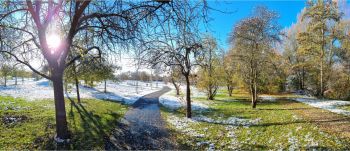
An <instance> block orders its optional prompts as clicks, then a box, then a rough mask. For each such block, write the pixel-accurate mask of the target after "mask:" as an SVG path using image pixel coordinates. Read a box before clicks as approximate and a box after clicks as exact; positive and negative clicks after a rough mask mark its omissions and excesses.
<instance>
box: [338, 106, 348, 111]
mask: <svg viewBox="0 0 350 151" xmlns="http://www.w3.org/2000/svg"><path fill="white" fill-rule="evenodd" d="M338 108H339V109H343V110H346V111H350V105H344V106H340V107H338Z"/></svg>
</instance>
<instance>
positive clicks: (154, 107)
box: [106, 87, 175, 150]
mask: <svg viewBox="0 0 350 151" xmlns="http://www.w3.org/2000/svg"><path fill="white" fill-rule="evenodd" d="M168 91H170V88H168V87H164V88H163V89H162V90H160V91H157V92H154V93H150V94H147V95H145V96H143V97H141V98H140V99H139V100H137V101H136V102H135V103H134V104H133V105H132V109H130V110H129V111H127V113H126V114H125V116H124V120H123V122H122V123H120V124H118V125H117V129H116V130H115V131H114V132H113V135H112V136H111V138H110V140H109V143H106V149H107V150H114V149H123V150H124V149H129V150H130V149H131V150H159V149H160V150H165V149H174V148H175V144H174V143H173V141H171V139H170V136H169V133H168V132H167V129H166V128H165V122H164V121H163V119H162V117H161V114H160V109H159V96H161V95H163V94H164V93H166V92H168Z"/></svg>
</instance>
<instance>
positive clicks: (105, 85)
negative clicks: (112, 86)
mask: <svg viewBox="0 0 350 151" xmlns="http://www.w3.org/2000/svg"><path fill="white" fill-rule="evenodd" d="M104 81H105V93H107V80H104Z"/></svg>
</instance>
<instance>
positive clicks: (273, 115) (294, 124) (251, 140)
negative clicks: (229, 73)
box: [162, 92, 350, 150]
mask: <svg viewBox="0 0 350 151" xmlns="http://www.w3.org/2000/svg"><path fill="white" fill-rule="evenodd" d="M244 95H245V94H236V95H234V96H233V97H228V96H227V95H226V94H224V93H222V92H220V93H219V95H218V96H217V97H216V100H214V101H211V102H212V104H211V106H210V109H209V111H207V112H194V113H193V114H194V116H196V115H199V114H200V115H204V116H207V117H210V118H213V119H219V118H222V119H226V118H229V117H239V118H243V119H260V122H259V123H258V124H257V125H252V126H249V127H245V126H234V128H233V129H230V128H229V127H228V125H223V124H214V123H206V122H198V123H196V124H191V126H190V128H191V129H193V130H194V131H196V132H198V133H200V134H204V137H203V138H198V137H193V136H191V135H188V134H187V133H181V132H180V131H179V130H177V129H175V127H174V126H172V125H171V124H168V125H169V128H171V129H172V131H173V132H174V133H175V134H174V136H175V137H176V139H177V140H178V142H179V143H180V146H185V147H187V148H185V149H195V150H196V149H206V148H208V146H209V145H202V146H198V145H196V144H197V142H203V141H209V142H211V143H214V144H215V149H220V150H228V149H240V150H271V149H272V150H276V149H290V148H291V149H293V148H294V149H302V150H307V149H331V150H344V149H349V146H350V142H349V139H342V138H340V137H338V135H336V134H332V133H327V132H323V131H322V130H321V129H320V128H318V126H317V124H315V123H313V122H311V121H309V120H307V119H304V118H303V117H301V116H300V115H299V114H297V111H298V110H305V109H307V108H309V106H307V105H305V104H302V103H298V102H294V101H290V100H286V99H281V100H277V101H276V102H269V101H264V102H260V103H259V104H258V106H257V107H258V109H251V106H250V101H248V100H246V99H242V98H244V97H243V96H244ZM236 96H238V97H236ZM281 98H282V97H281ZM194 99H200V101H205V100H204V99H203V98H194ZM162 113H163V114H164V115H165V117H168V116H170V115H175V116H177V117H184V116H185V114H184V113H185V110H184V109H179V110H177V111H171V110H167V109H165V108H162ZM323 114H324V113H323ZM230 131H231V132H233V133H235V136H236V137H235V138H234V139H232V138H231V137H229V136H228V133H229V132H230ZM233 142H238V143H236V144H232V143H233Z"/></svg>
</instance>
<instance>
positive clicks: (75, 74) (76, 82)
mask: <svg viewBox="0 0 350 151" xmlns="http://www.w3.org/2000/svg"><path fill="white" fill-rule="evenodd" d="M73 68H74V81H75V89H76V91H77V100H78V103H81V101H80V92H79V79H78V74H77V68H76V65H75V62H74V63H73Z"/></svg>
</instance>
